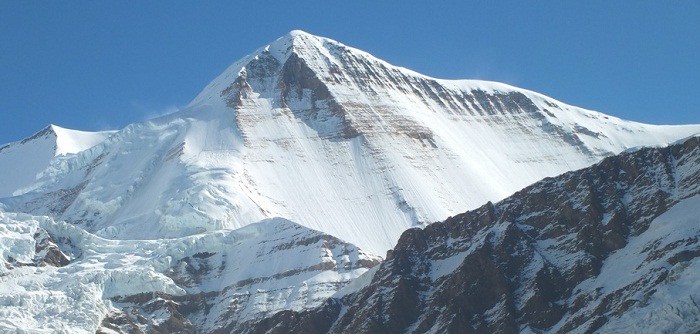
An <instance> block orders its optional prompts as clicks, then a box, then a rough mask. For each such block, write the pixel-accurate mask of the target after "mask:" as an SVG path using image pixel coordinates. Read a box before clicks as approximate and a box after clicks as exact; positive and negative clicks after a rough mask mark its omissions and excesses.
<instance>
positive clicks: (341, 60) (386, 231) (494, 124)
mask: <svg viewBox="0 0 700 334" xmlns="http://www.w3.org/2000/svg"><path fill="white" fill-rule="evenodd" d="M698 131H700V126H696V125H690V126H653V125H646V124H639V123H634V122H629V121H624V120H621V119H618V118H615V117H611V116H607V115H604V114H601V113H598V112H594V111H590V110H585V109H582V108H577V107H574V106H570V105H567V104H564V103H561V102H559V101H557V100H554V99H551V98H549V97H546V96H544V95H541V94H537V93H534V92H531V91H527V90H524V89H520V88H516V87H512V86H508V85H505V84H499V83H491V82H485V81H473V80H442V79H435V78H431V77H428V76H425V75H421V74H418V73H416V72H413V71H410V70H407V69H404V68H401V67H397V66H393V65H391V64H388V63H386V62H384V61H382V60H380V59H377V58H376V57H373V56H371V55H370V54H368V53H366V52H363V51H360V50H357V49H354V48H351V47H348V46H345V45H343V44H342V43H339V42H336V41H333V40H330V39H327V38H323V37H317V36H313V35H310V34H307V33H303V32H297V31H293V32H291V33H289V34H287V35H285V36H283V37H281V38H279V39H277V40H276V41H274V42H272V43H269V44H268V45H266V46H264V47H262V48H260V49H258V50H256V51H255V52H253V53H252V54H251V55H248V56H246V57H244V58H243V59H241V60H239V61H237V62H236V63H234V64H233V65H231V66H230V67H229V68H228V69H227V70H226V71H224V72H223V73H222V74H221V75H219V76H218V77H217V78H216V79H214V80H213V81H212V82H211V83H210V84H209V85H208V86H207V87H206V88H205V89H204V90H203V91H202V92H201V93H200V94H199V95H198V96H197V97H196V98H195V99H194V100H193V102H192V103H191V104H190V105H189V106H187V107H185V108H183V110H181V111H179V112H176V113H173V114H169V115H166V116H163V117H160V118H158V119H155V120H152V121H148V122H143V123H138V124H133V125H130V126H128V127H126V128H125V129H124V130H122V131H120V132H119V133H117V134H115V135H114V136H112V137H111V138H110V139H109V140H107V141H105V142H103V144H101V145H97V146H96V147H95V148H93V149H91V150H87V151H84V152H82V153H80V154H76V156H74V157H73V156H70V157H62V158H61V159H56V160H55V161H54V163H52V164H51V165H50V166H49V167H48V169H47V170H46V171H44V172H43V173H42V177H41V178H40V179H39V180H37V182H35V183H34V184H33V187H32V188H31V189H32V191H31V192H27V193H26V194H25V196H21V197H14V198H9V199H3V200H2V201H0V202H3V203H5V204H6V205H7V206H8V207H9V208H10V209H12V210H16V211H25V212H31V213H33V214H42V215H51V216H54V217H58V218H60V219H64V220H67V221H70V222H72V223H76V224H82V225H83V226H85V228H86V229H87V230H88V231H90V232H92V233H95V234H98V235H100V236H102V237H106V238H116V239H159V238H171V237H181V236H187V235H192V234H195V233H202V232H206V231H212V230H217V229H221V228H240V227H243V226H246V225H248V224H250V223H251V222H255V221H260V220H262V219H265V218H270V217H276V216H277V217H285V218H288V219H291V220H293V221H295V222H298V223H299V224H302V225H303V226H306V227H309V228H312V229H316V230H320V231H323V232H325V233H328V234H331V235H334V236H337V237H339V238H341V239H343V240H347V241H349V242H352V243H354V244H357V245H358V246H360V247H362V248H363V249H365V250H367V251H369V252H372V253H374V254H379V255H381V254H383V253H384V252H385V251H386V250H387V249H389V248H390V247H391V246H392V245H393V244H394V242H395V241H396V238H398V236H399V235H400V234H401V232H403V231H404V230H405V229H407V228H409V227H412V226H416V225H422V224H424V223H428V222H432V221H438V220H442V219H444V218H446V217H448V216H451V215H454V214H457V213H459V212H463V211H464V210H467V209H469V208H473V207H475V206H477V205H480V204H482V203H483V202H485V201H488V200H491V201H495V200H499V199H502V198H505V197H506V196H508V195H510V194H511V193H513V192H514V191H516V190H518V189H520V188H522V187H524V186H526V185H528V184H530V183H532V182H534V181H537V180H539V179H541V178H543V177H546V176H554V175H557V174H560V173H562V172H565V171H569V170H573V169H578V168H582V167H585V166H588V165H590V164H593V163H595V162H597V161H599V160H600V159H602V158H603V157H606V156H609V155H611V154H615V153H618V152H621V151H623V150H625V149H628V148H630V147H634V146H640V145H663V144H666V143H668V142H672V141H675V140H677V139H679V138H682V137H686V136H688V135H690V134H693V133H697V132H698Z"/></svg>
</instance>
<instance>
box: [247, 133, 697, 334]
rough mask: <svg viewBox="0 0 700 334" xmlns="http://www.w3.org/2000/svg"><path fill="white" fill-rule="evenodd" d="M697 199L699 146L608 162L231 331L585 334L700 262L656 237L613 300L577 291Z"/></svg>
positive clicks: (547, 183) (418, 238)
mask: <svg viewBox="0 0 700 334" xmlns="http://www.w3.org/2000/svg"><path fill="white" fill-rule="evenodd" d="M698 194H700V137H693V138H690V139H688V140H686V141H685V142H683V143H679V144H675V145H672V146H669V147H666V148H645V149H641V150H639V151H636V152H631V153H624V154H621V155H619V156H614V157H610V158H608V159H605V160H604V161H602V162H601V163H599V164H597V165H595V166H592V167H590V168H586V169H583V170H579V171H575V172H570V173H566V174H563V175H561V176H558V177H555V178H548V179H545V180H543V181H541V182H538V183H536V184H534V185H532V186H530V187H527V188H525V189H523V190H521V191H519V192H517V193H516V194H514V195H512V196H511V197H509V198H507V199H505V200H503V201H501V202H499V203H496V204H491V203H488V204H486V205H484V206H483V207H481V208H479V209H477V210H474V211H470V212H466V213H464V214H461V215H458V216H456V217H452V218H449V219H447V220H446V221H444V222H439V223H434V224H432V225H429V226H427V227H426V228H425V229H422V230H421V229H413V230H408V231H406V232H405V233H404V234H403V235H402V237H401V239H400V240H399V242H398V244H397V245H396V248H395V249H394V250H392V251H390V252H389V254H388V256H387V259H386V261H385V262H383V263H382V264H381V265H380V267H379V269H378V271H377V272H376V273H375V274H374V276H373V277H372V280H371V283H368V284H367V285H366V286H364V288H362V289H360V290H358V291H356V292H354V293H352V294H349V295H346V296H344V297H342V298H340V299H330V300H328V301H327V302H326V303H325V304H324V305H322V306H320V307H318V308H316V309H312V310H308V311H305V312H289V311H287V312H280V313H277V314H275V315H273V316H272V317H270V318H268V319H265V320H263V321H258V322H251V323H248V324H246V326H242V327H240V328H238V329H237V330H236V331H235V332H244V333H283V332H284V333H287V332H291V333H405V332H411V333H427V332H431V333H433V332H437V333H518V332H521V331H525V330H527V331H532V332H561V333H566V332H571V331H575V332H593V331H596V330H598V329H599V328H601V326H604V325H605V324H606V323H607V322H609V321H611V320H610V319H615V318H617V317H620V316H621V315H624V314H625V313H626V312H628V311H630V310H632V309H633V308H635V307H638V306H644V305H645V304H644V301H643V300H645V299H648V298H649V296H651V295H652V294H654V293H655V291H656V290H657V288H659V287H660V286H661V285H663V284H666V283H668V282H669V278H668V276H669V275H670V273H673V271H674V270H676V269H673V268H676V267H678V263H684V265H685V266H687V265H688V264H689V263H690V261H693V260H695V259H696V258H697V257H698V255H700V242H699V237H698V236H697V235H696V236H694V237H693V236H691V237H688V238H685V239H682V240H679V241H676V242H671V243H666V244H664V240H663V238H661V237H659V238H658V239H657V240H656V241H655V242H651V243H649V244H648V245H647V246H646V247H645V248H644V249H643V250H642V251H641V253H642V255H643V256H646V259H645V260H644V261H642V263H641V264H640V265H639V266H638V267H637V270H640V272H641V274H640V275H639V276H638V278H637V279H635V280H634V281H632V283H630V284H627V285H625V286H623V287H622V288H619V289H617V290H615V291H604V289H602V288H595V286H593V285H590V284H589V285H586V284H584V283H586V282H591V281H592V280H595V279H596V277H597V276H599V275H600V274H601V271H602V270H603V265H604V263H605V261H606V260H608V259H610V258H611V254H613V253H615V252H616V251H619V250H621V249H623V248H625V247H626V246H627V245H628V243H629V242H630V240H631V239H633V238H635V237H638V236H640V235H642V234H644V233H645V232H646V231H647V230H648V229H649V227H650V224H651V222H652V221H653V220H654V219H655V218H657V217H659V216H660V215H661V214H663V213H664V212H666V211H667V210H668V209H669V208H671V207H673V206H674V205H675V204H676V203H679V202H680V201H682V200H684V199H689V198H691V197H693V196H696V195H698ZM652 232H653V231H652ZM657 260H662V261H661V264H662V265H659V266H655V265H652V264H653V263H654V261H657ZM613 265H614V264H613ZM671 266H673V268H672V269H669V268H671ZM681 267H682V266H681ZM674 275H675V274H674ZM587 287H588V288H591V289H592V290H586V288H587ZM639 298H642V300H641V301H640V299H639ZM691 299H692V297H691ZM679 314H680V312H679ZM699 326H700V325H699ZM696 327H697V326H696ZM691 328H692V326H691Z"/></svg>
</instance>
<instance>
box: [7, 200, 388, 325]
mask: <svg viewBox="0 0 700 334" xmlns="http://www.w3.org/2000/svg"><path fill="white" fill-rule="evenodd" d="M40 231H46V232H48V233H49V235H51V236H52V237H53V238H54V240H61V242H59V246H60V247H62V250H63V251H64V252H65V253H66V254H68V255H70V256H71V258H72V261H71V263H70V264H68V265H66V266H64V267H60V268H56V267H52V266H39V267H36V266H17V265H14V266H13V265H12V262H10V260H9V259H10V258H12V259H14V260H16V262H20V263H31V262H32V259H33V258H35V257H36V255H37V254H36V253H35V239H34V235H35V234H36V233H38V232H40ZM321 236H323V234H322V233H320V232H317V231H312V230H309V229H307V228H304V227H302V226H300V225H298V224H295V223H292V222H290V221H287V220H285V219H281V218H276V219H269V220H266V221H262V222H259V223H256V224H252V225H249V226H247V227H245V228H242V229H239V230H235V231H231V230H220V231H216V232H210V233H206V234H199V235H193V236H189V237H184V238H179V239H171V240H152V241H130V240H107V239H103V238H100V237H98V236H95V235H92V234H90V233H88V232H85V231H84V230H82V229H80V228H78V227H75V226H74V225H71V224H67V223H65V222H57V221H54V220H53V219H51V218H49V217H42V216H30V215H27V214H18V213H6V212H2V211H0V241H2V242H0V268H1V270H2V271H0V332H3V333H6V332H13V333H14V332H18V333H22V332H23V331H24V330H29V331H31V332H32V333H95V331H96V330H97V329H98V328H99V326H100V324H101V322H102V319H103V318H104V317H105V316H108V315H110V314H113V313H118V312H120V311H122V309H121V306H122V305H119V303H118V302H114V298H115V297H119V296H124V297H125V296H131V295H135V294H139V293H149V292H154V293H162V294H167V295H174V296H181V295H185V294H190V295H196V294H198V293H202V292H204V293H209V292H215V293H219V295H217V296H216V297H210V298H214V299H215V301H216V302H215V303H214V308H213V309H211V310H209V312H208V313H207V314H203V313H202V314H195V316H193V318H192V319H190V320H191V321H193V323H195V324H196V325H197V328H198V329H200V330H203V331H209V330H211V329H213V328H216V327H217V326H219V325H221V324H222V321H223V324H226V323H227V322H230V321H232V320H233V318H234V317H235V318H237V319H242V320H247V319H253V318H255V317H258V316H262V315H264V314H271V313H274V312H276V311H279V310H282V309H292V310H301V309H304V308H309V307H314V306H317V305H319V304H320V303H321V302H322V301H323V300H324V299H325V298H328V297H330V296H331V295H332V294H333V293H334V292H335V291H336V290H338V289H339V288H341V287H342V286H344V285H345V284H347V283H348V282H349V281H350V280H352V279H354V278H355V277H358V276H360V275H361V274H362V273H364V272H365V271H367V268H364V267H362V266H358V265H357V264H358V261H360V260H372V261H377V260H378V258H376V257H372V256H369V255H366V254H365V253H364V252H362V251H361V250H359V249H358V248H356V247H355V246H353V245H350V244H347V243H343V242H340V241H339V240H337V239H335V238H333V237H329V236H327V237H325V238H320V237H321ZM295 242H299V244H294V243H295ZM292 245H294V247H290V246H292ZM198 256H199V259H200V260H197V258H198ZM205 263H208V264H207V266H210V265H211V264H215V265H216V266H215V267H212V268H207V267H206V266H205ZM186 265H192V266H195V267H196V266H200V267H199V268H196V269H197V271H196V274H195V275H197V277H190V276H188V272H187V271H186V270H184V269H182V268H183V267H184V266H186ZM275 275H278V276H275ZM279 276H281V277H279ZM174 278H177V280H174ZM246 281H248V283H245V282H246ZM183 282H184V283H183ZM127 308H128V307H127ZM231 309H235V312H234V311H231ZM158 312H161V313H162V312H166V311H165V310H160V311H158ZM164 316H167V314H164Z"/></svg>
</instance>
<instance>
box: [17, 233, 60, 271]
mask: <svg viewBox="0 0 700 334" xmlns="http://www.w3.org/2000/svg"><path fill="white" fill-rule="evenodd" d="M33 237H34V241H35V243H34V254H35V255H34V258H33V259H32V260H31V262H21V261H18V260H16V259H14V258H12V257H10V258H8V259H7V262H6V264H5V265H6V266H7V267H8V269H12V268H13V267H23V266H30V267H44V266H52V267H63V266H65V265H68V264H69V263H70V257H69V255H67V254H66V253H64V252H63V251H61V249H60V248H59V247H58V245H57V244H56V242H55V240H54V239H53V238H52V237H51V235H49V234H48V233H47V232H46V231H45V230H43V229H40V230H38V231H37V232H36V233H35V234H34V236H33Z"/></svg>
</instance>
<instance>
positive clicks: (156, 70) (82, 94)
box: [0, 1, 700, 143]
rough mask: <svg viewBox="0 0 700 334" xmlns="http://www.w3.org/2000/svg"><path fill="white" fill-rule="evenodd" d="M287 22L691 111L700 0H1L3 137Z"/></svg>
mask: <svg viewBox="0 0 700 334" xmlns="http://www.w3.org/2000/svg"><path fill="white" fill-rule="evenodd" d="M436 3H438V4H436ZM292 29H302V30H305V31H307V32H310V33H312V34H316V35H321V36H326V37H330V38H333V39H336V40H339V41H341V42H343V43H345V44H348V45H351V46H354V47H357V48H360V49H363V50H365V51H368V52H370V53H372V54H374V55H376V56H378V57H380V58H382V59H384V60H387V61H388V62H390V63H393V64H395V65H400V66H404V67H408V68H410V69H413V70H416V71H418V72H421V73H424V74H427V75H430V76H435V77H442V78H475V79H484V80H494V81H501V82H506V83H509V84H512V85H516V86H520V87H524V88H528V89H531V90H535V91H538V92H541V93H544V94H547V95H549V96H552V97H554V98H557V99H559V100H562V101H564V102H567V103H570V104H574V105H578V106H581V107H585V108H589V109H594V110H599V111H602V112H605V113H608V114H612V115H615V116H619V117H622V118H626V119H631V120H635V121H641V122H647V123H656V124H681V123H700V110H699V109H698V105H700V65H699V64H700V2H698V1H655V2H652V1H612V2H609V1H581V2H574V1H551V2H548V1H523V2H521V1H499V2H491V1H473V2H471V1H470V2H466V1H455V2H446V1H445V2H442V1H421V2H412V1H396V2H389V1H387V2H384V1H380V2H374V1H347V2H340V1H313V2H311V1H289V2H282V1H280V2H267V1H247V2H245V3H244V4H232V1H227V2H215V1H207V2H203V1H167V2H166V1H162V2H161V1H148V2H142V1H94V2H79V1H71V2H58V1H3V2H2V3H0V115H2V122H0V143H4V142H9V141H13V140H18V139H21V138H24V137H27V136H29V135H31V134H32V133H34V132H36V131H38V130H39V129H41V128H42V127H43V126H45V125H47V124H49V123H54V124H57V125H60V126H64V127H69V128H76V129H84V130H100V129H108V128H114V129H117V128H122V127H124V126H125V125H127V124H129V123H132V122H135V121H141V120H144V119H146V118H148V117H151V116H154V115H158V114H162V113H164V112H166V111H168V110H174V109H176V108H177V107H178V106H183V105H185V104H187V103H188V102H189V101H190V99H192V98H193V97H194V96H195V95H196V94H197V93H198V92H199V91H200V90H201V89H202V88H203V87H204V86H205V85H206V84H207V83H208V82H209V81H210V80H211V79H213V78H214V77H215V76H216V75H217V74H219V73H220V72H221V71H223V70H224V69H225V68H226V67H227V66H228V65H229V64H230V63H232V62H234V61H235V60H237V59H239V58H241V57H242V56H244V55H245V54H247V53H250V52H252V51H253V50H254V49H256V48H257V47H259V46H262V45H264V44H265V43H267V42H270V41H272V40H274V39H275V38H277V37H279V36H281V35H283V34H285V33H286V32H288V31H289V30H292Z"/></svg>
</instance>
